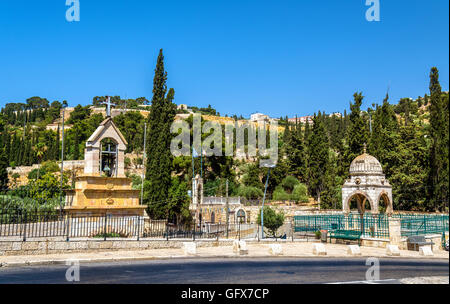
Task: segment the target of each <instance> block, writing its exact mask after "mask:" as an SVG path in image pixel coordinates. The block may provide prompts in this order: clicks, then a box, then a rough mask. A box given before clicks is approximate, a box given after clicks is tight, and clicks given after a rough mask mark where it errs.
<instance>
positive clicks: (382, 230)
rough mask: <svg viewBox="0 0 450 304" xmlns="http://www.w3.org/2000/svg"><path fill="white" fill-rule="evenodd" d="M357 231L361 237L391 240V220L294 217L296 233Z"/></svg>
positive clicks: (379, 217)
mask: <svg viewBox="0 0 450 304" xmlns="http://www.w3.org/2000/svg"><path fill="white" fill-rule="evenodd" d="M319 230H327V231H337V230H345V231H357V232H361V237H367V238H380V239H387V238H389V218H388V217H387V216H386V215H383V214H381V215H375V214H369V213H366V214H364V216H361V215H360V214H349V215H345V214H327V215H299V216H294V232H315V231H319Z"/></svg>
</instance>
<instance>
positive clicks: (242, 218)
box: [236, 209, 245, 223]
mask: <svg viewBox="0 0 450 304" xmlns="http://www.w3.org/2000/svg"><path fill="white" fill-rule="evenodd" d="M236 219H237V220H238V222H239V223H245V211H244V210H242V209H239V210H238V212H237V213H236Z"/></svg>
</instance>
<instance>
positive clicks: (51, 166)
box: [41, 161, 59, 174]
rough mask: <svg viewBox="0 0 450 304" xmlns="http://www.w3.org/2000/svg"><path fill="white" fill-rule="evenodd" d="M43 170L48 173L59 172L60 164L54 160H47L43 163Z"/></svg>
mask: <svg viewBox="0 0 450 304" xmlns="http://www.w3.org/2000/svg"><path fill="white" fill-rule="evenodd" d="M41 170H42V172H44V174H46V173H54V172H58V171H59V166H58V164H57V163H56V162H54V161H46V162H43V163H42V165H41Z"/></svg>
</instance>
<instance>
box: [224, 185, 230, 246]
mask: <svg viewBox="0 0 450 304" xmlns="http://www.w3.org/2000/svg"><path fill="white" fill-rule="evenodd" d="M225 189H226V190H225V191H226V193H227V196H226V197H227V198H226V202H225V206H226V208H227V210H226V212H227V213H226V215H227V233H226V235H227V238H228V227H229V223H230V204H229V200H228V178H227V183H226V187H225Z"/></svg>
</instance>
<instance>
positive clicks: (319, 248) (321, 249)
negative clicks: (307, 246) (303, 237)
mask: <svg viewBox="0 0 450 304" xmlns="http://www.w3.org/2000/svg"><path fill="white" fill-rule="evenodd" d="M313 254H314V255H327V251H326V249H325V246H324V245H323V244H321V243H318V244H314V245H313Z"/></svg>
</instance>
